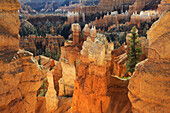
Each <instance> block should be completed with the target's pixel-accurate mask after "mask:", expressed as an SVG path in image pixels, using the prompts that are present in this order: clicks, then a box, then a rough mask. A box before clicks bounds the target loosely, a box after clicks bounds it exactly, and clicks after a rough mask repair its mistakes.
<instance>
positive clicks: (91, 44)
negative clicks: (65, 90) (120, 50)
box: [72, 28, 131, 113]
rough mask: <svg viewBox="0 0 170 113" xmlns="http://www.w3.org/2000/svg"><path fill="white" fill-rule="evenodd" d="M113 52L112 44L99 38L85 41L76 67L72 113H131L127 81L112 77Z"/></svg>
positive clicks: (100, 36)
mask: <svg viewBox="0 0 170 113" xmlns="http://www.w3.org/2000/svg"><path fill="white" fill-rule="evenodd" d="M93 30H94V28H93V29H92V31H93ZM91 34H93V33H91ZM92 36H93V35H92ZM113 49H114V46H113V43H109V42H108V41H107V39H106V37H105V35H102V34H97V35H96V37H95V38H94V41H93V40H92V39H91V37H88V38H87V40H86V41H85V42H84V44H83V47H82V50H81V52H80V53H81V55H80V56H79V59H80V62H79V64H78V65H76V76H77V77H76V79H75V82H74V94H73V103H72V112H73V113H130V112H131V104H130V101H129V99H128V96H127V93H128V89H127V86H128V80H120V79H118V78H115V77H113V76H111V73H112V63H111V62H112V57H111V51H113ZM119 88H120V89H119ZM123 95H124V96H123Z"/></svg>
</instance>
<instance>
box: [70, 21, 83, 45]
mask: <svg viewBox="0 0 170 113" xmlns="http://www.w3.org/2000/svg"><path fill="white" fill-rule="evenodd" d="M71 28H72V31H73V44H74V45H76V44H79V43H80V41H81V27H80V25H79V24H77V23H76V24H72V26H71Z"/></svg>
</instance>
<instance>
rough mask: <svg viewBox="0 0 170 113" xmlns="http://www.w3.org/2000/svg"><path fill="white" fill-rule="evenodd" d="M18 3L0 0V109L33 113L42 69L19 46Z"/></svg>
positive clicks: (30, 54) (12, 0) (40, 82)
mask: <svg viewBox="0 0 170 113" xmlns="http://www.w3.org/2000/svg"><path fill="white" fill-rule="evenodd" d="M19 8H20V4H19V2H18V1H17V0H10V1H9V0H1V1H0V15H1V16H0V40H1V42H0V64H1V65H0V86H1V88H0V95H1V96H0V112H1V113H9V112H15V113H25V112H28V113H31V112H32V113H34V112H35V104H36V94H37V90H38V88H39V87H40V86H41V84H42V82H43V78H44V76H45V71H44V69H43V68H42V67H40V66H39V65H38V63H37V61H36V60H35V59H34V58H33V56H32V53H29V52H27V51H22V50H19V36H18V32H19V27H20V22H19V17H18V9H19Z"/></svg>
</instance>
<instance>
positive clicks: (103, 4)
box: [99, 0, 135, 11]
mask: <svg viewBox="0 0 170 113" xmlns="http://www.w3.org/2000/svg"><path fill="white" fill-rule="evenodd" d="M134 2H135V0H101V1H100V3H99V7H100V8H101V10H102V11H113V10H114V9H121V8H122V7H123V5H132V4H133V3H134Z"/></svg>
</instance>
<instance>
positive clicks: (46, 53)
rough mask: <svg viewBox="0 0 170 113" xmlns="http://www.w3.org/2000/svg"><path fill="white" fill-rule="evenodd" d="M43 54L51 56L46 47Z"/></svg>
mask: <svg viewBox="0 0 170 113" xmlns="http://www.w3.org/2000/svg"><path fill="white" fill-rule="evenodd" d="M45 56H47V57H51V53H50V51H49V50H48V49H46V50H45Z"/></svg>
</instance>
